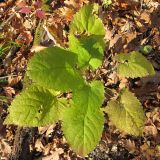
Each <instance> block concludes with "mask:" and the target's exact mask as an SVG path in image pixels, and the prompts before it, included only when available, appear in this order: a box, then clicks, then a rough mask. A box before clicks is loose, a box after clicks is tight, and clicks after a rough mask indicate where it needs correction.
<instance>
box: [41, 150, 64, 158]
mask: <svg viewBox="0 0 160 160" xmlns="http://www.w3.org/2000/svg"><path fill="white" fill-rule="evenodd" d="M62 153H64V151H63V149H62V148H56V150H55V151H54V152H53V153H52V155H49V156H46V157H43V158H42V160H58V159H59V155H60V154H62Z"/></svg>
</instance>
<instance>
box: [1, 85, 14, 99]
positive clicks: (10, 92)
mask: <svg viewBox="0 0 160 160" xmlns="http://www.w3.org/2000/svg"><path fill="white" fill-rule="evenodd" d="M3 89H4V93H5V95H6V96H7V97H11V98H12V96H13V95H15V90H14V89H13V88H12V87H3Z"/></svg>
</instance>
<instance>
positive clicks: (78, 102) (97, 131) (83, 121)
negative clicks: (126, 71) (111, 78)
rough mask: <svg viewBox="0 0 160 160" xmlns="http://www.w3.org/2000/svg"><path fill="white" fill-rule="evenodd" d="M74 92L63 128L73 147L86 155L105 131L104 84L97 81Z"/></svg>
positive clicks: (64, 118) (64, 114)
mask: <svg viewBox="0 0 160 160" xmlns="http://www.w3.org/2000/svg"><path fill="white" fill-rule="evenodd" d="M73 94H74V97H73V104H72V106H71V107H70V108H67V109H66V110H65V111H64V113H63V118H62V120H63V126H62V129H63V131H64V134H65V137H66V139H67V141H68V142H69V144H70V145H71V147H72V149H73V150H74V151H76V153H78V154H79V155H81V156H86V155H87V154H88V153H90V152H91V151H92V150H93V149H94V148H95V147H96V145H97V144H98V142H99V140H100V138H101V135H102V131H103V124H104V116H103V112H102V111H101V110H100V107H101V105H102V102H103V100H104V89H103V84H102V83H101V82H97V81H95V82H92V83H91V85H90V86H88V85H86V86H84V87H83V88H81V89H80V90H77V91H75V92H73Z"/></svg>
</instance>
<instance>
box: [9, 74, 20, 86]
mask: <svg viewBox="0 0 160 160" xmlns="http://www.w3.org/2000/svg"><path fill="white" fill-rule="evenodd" d="M21 79H22V76H17V77H12V76H9V78H8V85H9V86H14V85H15V84H17V83H18V82H19V81H20V80H21Z"/></svg>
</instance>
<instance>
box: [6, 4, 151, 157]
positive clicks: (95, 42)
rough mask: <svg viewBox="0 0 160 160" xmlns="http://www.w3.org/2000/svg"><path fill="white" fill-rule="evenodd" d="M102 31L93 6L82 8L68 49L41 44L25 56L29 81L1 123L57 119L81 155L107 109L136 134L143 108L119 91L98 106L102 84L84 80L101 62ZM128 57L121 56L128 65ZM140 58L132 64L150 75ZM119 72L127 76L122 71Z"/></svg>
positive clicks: (95, 140)
mask: <svg viewBox="0 0 160 160" xmlns="http://www.w3.org/2000/svg"><path fill="white" fill-rule="evenodd" d="M104 35H105V30H104V26H103V23H102V21H101V20H100V19H99V18H98V17H97V15H96V14H95V12H94V5H86V6H84V7H82V8H81V10H80V11H79V12H78V13H77V14H76V15H75V16H74V20H73V21H72V23H71V24H70V33H69V48H66V49H64V48H60V47H50V48H46V49H44V50H42V51H40V52H39V53H36V55H35V56H34V57H33V58H32V59H31V60H30V62H29V64H28V68H27V72H26V76H28V77H29V78H30V79H31V80H32V85H31V86H28V87H27V88H26V89H25V90H23V91H22V93H21V94H20V95H19V96H17V97H16V98H15V100H14V101H13V102H12V105H11V106H10V107H9V110H8V111H9V115H8V116H7V118H6V120H5V123H6V124H15V125H19V126H44V125H48V124H52V123H54V122H57V121H58V120H61V121H62V130H63V132H64V135H65V138H66V139H67V141H68V142H69V144H70V146H71V147H72V149H73V150H74V151H76V152H77V154H79V155H81V156H86V155H87V154H88V153H90V152H91V151H92V150H93V149H94V148H95V147H96V145H97V144H98V142H99V140H100V138H101V135H102V131H103V124H104V112H103V111H105V112H107V113H108V115H109V117H110V119H111V121H112V122H113V124H115V125H116V126H117V127H118V128H119V129H122V130H125V131H126V132H128V133H130V134H134V135H141V133H142V127H143V124H144V112H143V110H142V107H141V104H140V102H139V101H138V100H137V99H136V97H134V95H133V94H132V93H130V92H129V91H128V90H127V89H124V90H123V91H121V93H120V97H119V99H117V100H112V101H110V102H109V107H107V108H104V109H103V110H102V108H101V106H102V104H103V101H104V98H105V97H104V86H103V82H101V81H97V80H94V79H93V80H92V81H91V80H88V78H87V74H86V70H88V69H91V70H95V69H97V68H98V67H100V66H101V63H102V59H103V52H104V49H105V42H104ZM129 55H130V54H129ZM129 55H128V56H129ZM131 55H132V54H131ZM128 56H127V57H128ZM136 56H137V55H136ZM136 56H135V57H136ZM139 56H140V55H139ZM125 57H126V56H123V54H122V55H119V56H118V57H116V59H117V61H118V62H120V63H126V60H125ZM130 57H131V56H129V58H127V62H128V63H129V62H130ZM140 57H141V56H140ZM141 59H142V60H143V61H144V62H143V61H142V63H141V64H139V62H138V65H139V66H142V68H143V67H144V68H146V70H147V71H148V70H149V71H148V72H145V74H142V76H144V75H148V74H152V73H153V72H154V71H153V70H152V69H150V68H149V67H148V66H146V63H147V64H150V63H149V62H148V61H147V60H146V59H145V58H144V57H143V58H142V57H141ZM131 60H132V58H131ZM143 63H144V64H143ZM131 65H132V63H131ZM150 67H152V66H150ZM119 70H121V69H119ZM119 73H123V72H122V71H120V72H119ZM122 75H123V76H125V77H129V76H130V75H129V76H128V75H127V72H125V73H123V74H122ZM126 75H127V76H126ZM135 75H136V74H135ZM135 75H132V77H134V76H135ZM139 75H140V74H139V73H138V75H136V76H139ZM64 92H65V93H68V94H71V95H72V96H71V98H69V99H68V98H66V97H64V96H62V93H64ZM127 99H129V103H127ZM133 105H134V108H133ZM137 112H138V113H137ZM118 114H121V115H125V116H126V118H125V117H122V119H121V120H127V118H128V121H129V123H127V122H126V123H125V124H123V123H122V124H121V123H116V121H117V117H118ZM137 116H138V117H137ZM120 118H121V117H119V119H120ZM118 121H120V120H118ZM130 124H131V125H130ZM134 125H136V128H135V129H134V130H133V132H132V131H131V129H130V128H131V127H133V126H134ZM126 127H127V129H126Z"/></svg>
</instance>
